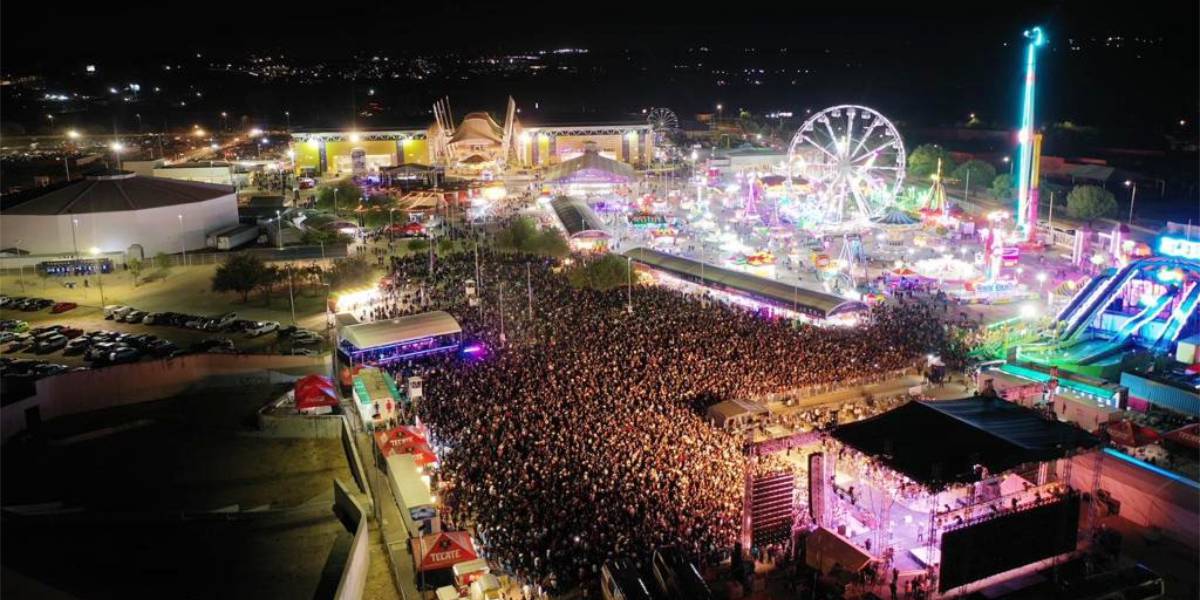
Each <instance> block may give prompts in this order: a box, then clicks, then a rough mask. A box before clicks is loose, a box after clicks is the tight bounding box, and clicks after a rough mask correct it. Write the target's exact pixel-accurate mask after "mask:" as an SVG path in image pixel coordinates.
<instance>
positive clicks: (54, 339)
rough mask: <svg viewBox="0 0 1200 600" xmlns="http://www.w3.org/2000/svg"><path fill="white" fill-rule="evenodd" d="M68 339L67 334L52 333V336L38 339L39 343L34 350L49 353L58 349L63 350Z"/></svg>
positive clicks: (39, 352)
mask: <svg viewBox="0 0 1200 600" xmlns="http://www.w3.org/2000/svg"><path fill="white" fill-rule="evenodd" d="M67 341H68V340H67V336H65V335H62V334H58V333H55V334H51V335H50V337H47V338H44V339H42V340H40V341H38V343H37V345H36V346H34V351H35V352H37V353H38V354H48V353H50V352H56V351H58V350H62V349H63V348H66V347H67Z"/></svg>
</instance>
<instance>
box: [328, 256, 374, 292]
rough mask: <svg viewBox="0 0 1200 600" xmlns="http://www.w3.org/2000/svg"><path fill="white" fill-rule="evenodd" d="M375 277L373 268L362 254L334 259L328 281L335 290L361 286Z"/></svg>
mask: <svg viewBox="0 0 1200 600" xmlns="http://www.w3.org/2000/svg"><path fill="white" fill-rule="evenodd" d="M374 278H375V268H374V267H372V266H371V263H369V262H367V259H366V258H365V257H362V256H355V257H351V258H343V259H341V260H338V261H334V263H333V269H332V270H331V271H330V273H329V282H330V284H331V285H332V286H333V288H334V289H335V290H339V289H348V288H356V287H362V286H364V285H367V284H369V283H371V280H372V279H374Z"/></svg>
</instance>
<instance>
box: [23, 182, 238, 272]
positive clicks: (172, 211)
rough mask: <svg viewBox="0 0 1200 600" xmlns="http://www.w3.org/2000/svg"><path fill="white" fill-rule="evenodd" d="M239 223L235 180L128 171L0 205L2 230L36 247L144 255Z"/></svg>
mask: <svg viewBox="0 0 1200 600" xmlns="http://www.w3.org/2000/svg"><path fill="white" fill-rule="evenodd" d="M237 222H238V213H237V194H236V192H235V191H234V188H233V187H232V186H227V185H218V184H211V183H198V182H192V181H179V180H173V179H162V178H157V177H142V176H138V175H135V174H133V173H131V172H128V171H108V172H104V173H100V174H96V175H89V176H88V177H86V178H84V179H79V180H75V181H72V182H69V183H64V184H61V185H58V186H53V187H50V188H42V189H38V190H30V191H29V192H26V193H23V194H19V195H16V196H13V197H10V198H4V203H3V205H0V236H2V237H3V238H4V239H5V241H6V244H11V245H17V246H19V247H20V248H21V249H22V250H25V251H28V252H30V253H32V254H70V253H87V252H88V251H90V249H92V248H96V249H99V250H100V251H101V252H105V253H108V252H132V255H133V256H135V257H138V258H140V257H143V256H151V255H153V254H155V253H158V252H166V253H175V252H180V251H181V250H183V249H187V250H197V249H201V248H204V247H205V234H206V233H208V232H210V231H215V230H217V229H222V228H227V227H229V226H231V225H236V224H237ZM17 240H20V243H19V244H18V243H17ZM139 255H140V256H139Z"/></svg>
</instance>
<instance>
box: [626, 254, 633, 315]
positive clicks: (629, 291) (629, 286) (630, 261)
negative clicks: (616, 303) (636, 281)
mask: <svg viewBox="0 0 1200 600" xmlns="http://www.w3.org/2000/svg"><path fill="white" fill-rule="evenodd" d="M625 265H626V267H625V273H626V274H627V276H628V277H627V279H628V281H627V284H626V288H625V289H626V290H627V302H628V303H627V304H626V310H628V311H629V314H631V315H632V314H633V257H632V256H626V257H625Z"/></svg>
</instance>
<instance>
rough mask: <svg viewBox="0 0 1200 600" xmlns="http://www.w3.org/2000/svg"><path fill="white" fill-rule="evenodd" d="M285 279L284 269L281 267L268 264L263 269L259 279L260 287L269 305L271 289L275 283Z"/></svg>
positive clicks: (264, 299)
mask: <svg viewBox="0 0 1200 600" xmlns="http://www.w3.org/2000/svg"><path fill="white" fill-rule="evenodd" d="M281 279H283V271H281V270H279V267H275V266H272V265H266V266H265V267H264V269H263V272H262V276H260V277H259V279H258V287H259V288H262V293H263V303H264V304H266V305H267V306H270V305H271V289H272V288H274V287H275V284H277V283H279V281H280V280H281Z"/></svg>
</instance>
